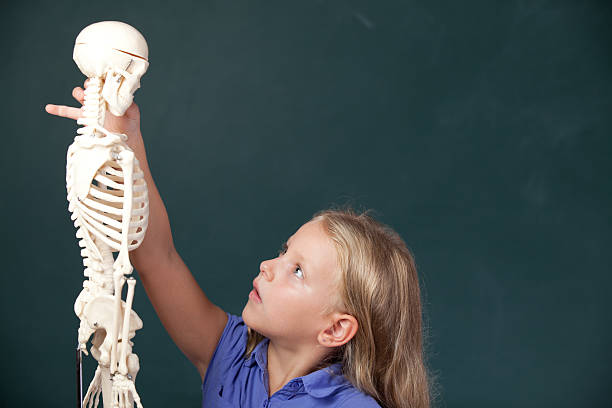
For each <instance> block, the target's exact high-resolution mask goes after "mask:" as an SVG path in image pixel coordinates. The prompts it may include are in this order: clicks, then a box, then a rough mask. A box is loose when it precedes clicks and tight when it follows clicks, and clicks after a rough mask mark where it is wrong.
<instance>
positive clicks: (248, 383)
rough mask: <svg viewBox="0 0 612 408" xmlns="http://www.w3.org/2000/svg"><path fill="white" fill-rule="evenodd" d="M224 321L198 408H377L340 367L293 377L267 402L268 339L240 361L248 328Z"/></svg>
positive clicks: (237, 321) (232, 320) (237, 319)
mask: <svg viewBox="0 0 612 408" xmlns="http://www.w3.org/2000/svg"><path fill="white" fill-rule="evenodd" d="M228 316H229V319H228V321H227V325H226V326H225V329H224V330H223V334H222V335H221V339H220V340H219V344H217V348H216V349H215V352H214V354H213V357H212V359H211V361H210V364H209V365H208V369H207V370H206V376H205V377H204V382H203V383H202V407H203V408H213V407H221V408H229V407H240V408H243V407H244V408H251V407H253V408H268V407H288V408H289V407H290V408H304V407H317V408H318V407H351V408H370V407H380V405H378V404H377V403H376V401H375V400H374V398H372V397H370V396H368V395H366V394H364V393H362V392H361V391H359V390H357V389H356V388H355V387H353V385H352V384H351V383H350V382H349V381H348V380H347V379H346V378H345V377H344V376H342V375H341V374H340V370H341V365H340V364H333V365H331V366H329V367H326V368H323V369H321V370H318V371H315V372H313V373H310V374H308V375H305V376H303V377H297V378H294V379H293V380H291V381H289V382H288V383H287V384H285V386H284V387H283V388H282V389H280V390H278V391H277V392H275V393H274V394H273V395H272V396H271V397H269V396H268V386H267V384H268V374H267V367H268V361H267V359H268V342H269V341H268V339H265V340H263V341H261V342H260V343H259V344H258V345H257V347H255V350H254V351H253V353H251V355H250V356H249V358H247V359H245V358H244V352H245V350H246V343H247V327H246V325H245V324H244V322H243V321H242V318H240V317H238V316H234V315H232V314H229V313H228Z"/></svg>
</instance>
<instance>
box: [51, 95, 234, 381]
mask: <svg viewBox="0 0 612 408" xmlns="http://www.w3.org/2000/svg"><path fill="white" fill-rule="evenodd" d="M72 95H73V96H74V98H75V99H76V100H77V101H79V102H81V104H82V103H83V97H84V94H83V89H81V88H78V87H77V88H75V89H74V90H73V92H72ZM45 110H46V111H47V112H48V113H50V114H52V115H56V116H62V117H66V118H70V119H74V120H76V119H78V118H79V117H80V115H81V112H82V111H81V109H79V108H73V107H68V106H59V105H47V106H46V107H45ZM104 127H105V128H106V129H108V130H109V131H111V132H117V133H124V134H126V135H127V136H128V142H127V143H128V145H129V146H130V148H132V150H134V153H135V154H136V157H137V158H138V161H139V162H140V167H141V169H142V171H143V172H144V174H145V180H146V182H147V187H148V190H149V225H148V228H147V233H146V235H145V238H144V240H143V242H142V244H141V245H140V247H138V248H137V249H135V250H133V251H132V252H130V261H131V262H132V265H133V266H134V267H135V268H136V270H137V271H138V275H139V276H140V279H141V281H142V283H143V286H144V288H145V291H146V292H147V295H148V296H149V299H150V300H151V303H152V304H153V307H154V308H155V311H156V312H157V315H158V316H159V318H160V320H161V322H162V324H163V325H164V327H165V328H166V330H167V331H168V333H169V334H170V337H172V340H173V341H174V342H175V343H176V345H177V346H178V348H179V349H180V350H181V351H182V352H183V353H184V354H185V356H187V358H188V359H189V360H190V361H191V362H192V363H193V364H194V365H195V366H196V368H197V369H198V372H199V373H200V375H201V376H202V378H204V374H205V372H206V368H207V367H208V363H209V362H210V359H211V358H212V354H213V352H214V350H215V348H216V346H217V343H218V342H219V338H220V337H221V333H222V332H223V329H224V328H225V325H226V323H227V314H226V313H225V312H224V311H223V310H221V309H220V308H219V307H218V306H216V305H214V304H213V303H212V302H211V301H210V300H209V299H208V298H207V297H206V295H205V294H204V292H203V291H202V289H201V288H200V287H199V286H198V284H197V282H196V281H195V279H194V277H193V275H192V274H191V272H190V271H189V269H188V268H187V266H186V265H185V263H184V262H183V260H182V259H181V257H180V255H179V254H178V252H177V251H176V249H175V248H174V243H173V240H172V232H171V229H170V222H169V220H168V214H167V212H166V208H165V206H164V203H163V201H162V199H161V196H160V195H159V191H158V190H157V187H156V186H155V182H154V181H153V177H152V176H151V172H150V170H149V165H148V162H147V157H146V152H145V147H144V142H143V139H142V135H141V133H140V112H139V109H138V106H137V105H136V104H135V103H134V104H132V106H130V108H129V109H128V110H127V111H126V113H125V115H124V116H122V117H117V116H114V115H112V114H111V113H110V112H108V111H107V112H106V117H105V123H104Z"/></svg>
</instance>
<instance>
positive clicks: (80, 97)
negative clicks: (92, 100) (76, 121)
mask: <svg viewBox="0 0 612 408" xmlns="http://www.w3.org/2000/svg"><path fill="white" fill-rule="evenodd" d="M72 97H73V98H74V99H76V100H77V101H78V102H80V103H81V104H83V102H84V100H85V91H84V90H83V89H82V88H80V87H78V86H77V87H76V88H74V89H73V90H72Z"/></svg>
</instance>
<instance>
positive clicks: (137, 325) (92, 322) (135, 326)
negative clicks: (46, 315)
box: [79, 294, 142, 366]
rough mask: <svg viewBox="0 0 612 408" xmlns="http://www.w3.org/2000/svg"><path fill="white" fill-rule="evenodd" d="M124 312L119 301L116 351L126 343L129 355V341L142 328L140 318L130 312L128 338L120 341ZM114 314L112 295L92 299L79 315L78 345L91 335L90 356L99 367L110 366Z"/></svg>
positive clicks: (132, 311) (123, 307)
mask: <svg viewBox="0 0 612 408" xmlns="http://www.w3.org/2000/svg"><path fill="white" fill-rule="evenodd" d="M124 311H125V302H124V301H121V313H120V316H121V318H120V321H119V323H118V324H117V330H119V332H118V333H119V335H118V337H119V343H118V345H117V350H120V349H121V347H120V345H121V343H122V342H125V341H127V342H128V349H127V350H128V353H127V355H128V356H129V355H130V354H131V350H132V347H131V345H130V341H129V340H130V339H131V338H133V337H134V335H135V334H136V330H139V329H141V328H142V320H140V317H139V316H138V315H137V314H136V312H134V310H131V313H130V328H129V331H128V338H127V339H122V338H121V333H122V331H123V314H124ZM114 314H115V298H114V297H113V296H112V295H107V294H103V295H99V296H97V297H95V298H93V299H92V300H91V301H90V302H89V303H87V305H86V306H85V308H84V309H83V313H82V315H81V324H80V327H79V343H80V344H85V343H87V341H88V340H89V338H90V337H91V335H92V334H93V335H94V337H93V339H92V341H91V343H92V346H91V354H92V356H93V357H94V358H95V359H96V360H98V362H99V363H100V364H101V365H104V366H108V364H110V353H111V347H112V343H113V340H112V338H113V336H112V335H111V333H112V332H113V330H114V327H115V326H114V322H113V317H114ZM116 353H117V356H119V353H118V351H116Z"/></svg>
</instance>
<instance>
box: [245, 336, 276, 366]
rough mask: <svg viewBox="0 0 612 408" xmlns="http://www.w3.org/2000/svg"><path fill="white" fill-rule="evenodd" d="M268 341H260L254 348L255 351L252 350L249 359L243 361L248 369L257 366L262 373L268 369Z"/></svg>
mask: <svg viewBox="0 0 612 408" xmlns="http://www.w3.org/2000/svg"><path fill="white" fill-rule="evenodd" d="M269 341H270V340H269V339H267V338H265V339H263V340H262V341H260V342H259V343H258V344H257V345H256V346H255V349H253V352H252V353H251V355H250V356H249V358H247V359H246V360H245V361H244V364H246V365H247V366H249V367H252V366H253V365H255V364H257V365H258V366H259V368H260V369H261V370H263V371H265V370H267V369H268V342H269Z"/></svg>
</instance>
